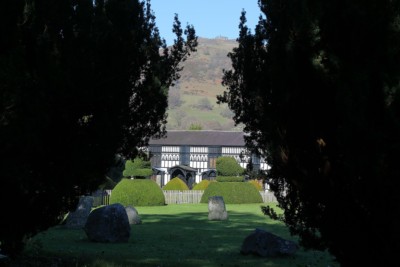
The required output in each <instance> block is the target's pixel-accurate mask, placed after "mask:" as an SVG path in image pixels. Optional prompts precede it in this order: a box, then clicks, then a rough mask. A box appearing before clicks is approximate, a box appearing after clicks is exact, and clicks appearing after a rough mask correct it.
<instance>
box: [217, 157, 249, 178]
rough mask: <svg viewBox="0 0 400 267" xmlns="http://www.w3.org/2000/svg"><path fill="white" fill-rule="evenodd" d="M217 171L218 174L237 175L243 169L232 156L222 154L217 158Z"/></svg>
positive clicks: (242, 171)
mask: <svg viewBox="0 0 400 267" xmlns="http://www.w3.org/2000/svg"><path fill="white" fill-rule="evenodd" d="M216 167H217V173H218V175H219V176H237V175H242V174H243V173H244V171H245V169H244V168H242V167H241V166H240V165H239V163H238V162H237V161H236V159H235V158H233V157H228V156H222V157H218V158H217V162H216Z"/></svg>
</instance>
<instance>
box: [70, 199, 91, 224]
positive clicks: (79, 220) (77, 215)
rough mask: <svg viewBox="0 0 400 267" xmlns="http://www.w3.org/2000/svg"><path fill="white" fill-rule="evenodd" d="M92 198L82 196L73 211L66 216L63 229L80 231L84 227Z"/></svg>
mask: <svg viewBox="0 0 400 267" xmlns="http://www.w3.org/2000/svg"><path fill="white" fill-rule="evenodd" d="M92 206H93V197H91V196H82V197H80V198H79V203H78V206H77V207H76V209H75V211H73V212H70V213H69V214H68V216H67V219H66V223H65V227H66V228H69V229H81V228H83V227H84V226H85V224H86V221H87V218H88V216H89V214H90V211H91V210H92Z"/></svg>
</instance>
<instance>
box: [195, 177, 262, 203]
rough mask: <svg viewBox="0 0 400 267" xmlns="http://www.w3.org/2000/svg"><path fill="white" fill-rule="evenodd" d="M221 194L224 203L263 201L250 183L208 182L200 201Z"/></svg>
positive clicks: (206, 200)
mask: <svg viewBox="0 0 400 267" xmlns="http://www.w3.org/2000/svg"><path fill="white" fill-rule="evenodd" d="M212 196H222V197H223V198H224V202H225V204H246V203H263V199H262V197H261V195H260V192H259V191H258V190H257V189H256V188H255V187H254V186H253V185H252V184H250V183H243V182H236V183H235V182H231V183H219V182H215V183H210V185H209V186H208V187H207V188H206V190H205V191H204V193H203V196H202V197H201V200H200V203H208V198H209V197H212Z"/></svg>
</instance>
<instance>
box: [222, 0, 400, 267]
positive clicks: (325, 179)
mask: <svg viewBox="0 0 400 267" xmlns="http://www.w3.org/2000/svg"><path fill="white" fill-rule="evenodd" d="M259 4H260V8H261V10H262V12H263V13H264V14H265V16H266V17H265V18H263V17H260V20H259V24H258V25H257V27H256V29H255V32H254V34H253V33H251V32H250V31H249V29H248V28H247V26H246V17H245V12H243V13H242V16H241V19H240V25H239V29H240V34H239V37H238V39H237V40H238V47H237V48H235V49H234V50H233V51H232V53H230V54H229V56H230V58H231V60H232V64H233V65H232V66H233V69H232V70H226V71H224V77H223V85H224V86H226V87H227V90H226V91H225V92H224V93H223V94H222V95H220V96H218V99H219V102H222V103H228V104H229V107H230V108H231V109H232V110H233V111H234V112H235V116H234V119H235V122H236V123H243V124H244V125H245V128H244V131H245V132H247V133H248V134H249V135H248V137H247V138H246V143H247V145H248V146H249V147H256V148H258V149H259V150H260V151H261V152H262V153H263V154H264V156H266V157H267V160H268V163H269V164H270V165H271V170H270V171H269V173H268V175H269V181H268V182H269V184H270V186H271V189H272V190H273V191H274V192H275V195H276V196H277V199H278V201H279V205H280V207H281V208H282V209H283V210H284V214H283V216H276V214H274V211H273V210H272V209H271V208H270V207H265V208H263V211H264V212H265V213H266V214H268V215H271V216H274V215H275V217H277V218H278V219H281V220H283V221H284V222H285V223H286V225H287V226H288V227H289V229H290V231H291V233H292V234H294V235H299V236H300V241H301V244H302V245H304V246H305V247H307V248H314V249H315V248H316V249H325V248H328V249H329V251H330V252H331V253H332V254H333V255H334V256H335V257H336V258H337V260H338V261H339V262H340V263H341V265H342V266H389V265H391V262H397V261H398V259H397V256H396V255H397V251H398V250H399V248H400V231H399V227H398V225H399V219H398V214H399V212H400V194H399V193H398V190H399V185H400V179H399V178H400V169H399V168H398V166H397V164H398V158H399V156H398V155H399V154H400V90H399V85H400V83H399V82H400V57H399V56H400V54H399V52H400V39H399V38H400V9H399V8H400V6H399V4H400V3H399V1H396V0H393V1H392V0H382V1H372V0H366V1H334V0H329V1H314V0H311V1H305V0H294V1H280V0H261V1H260V2H259Z"/></svg>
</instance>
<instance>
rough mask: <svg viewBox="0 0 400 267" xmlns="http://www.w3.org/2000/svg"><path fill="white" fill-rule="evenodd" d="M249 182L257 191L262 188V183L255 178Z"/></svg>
mask: <svg viewBox="0 0 400 267" xmlns="http://www.w3.org/2000/svg"><path fill="white" fill-rule="evenodd" d="M249 183H250V184H252V185H253V186H254V187H255V188H256V189H257V190H258V191H262V190H263V188H262V185H260V183H259V182H258V181H257V180H250V181H249Z"/></svg>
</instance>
